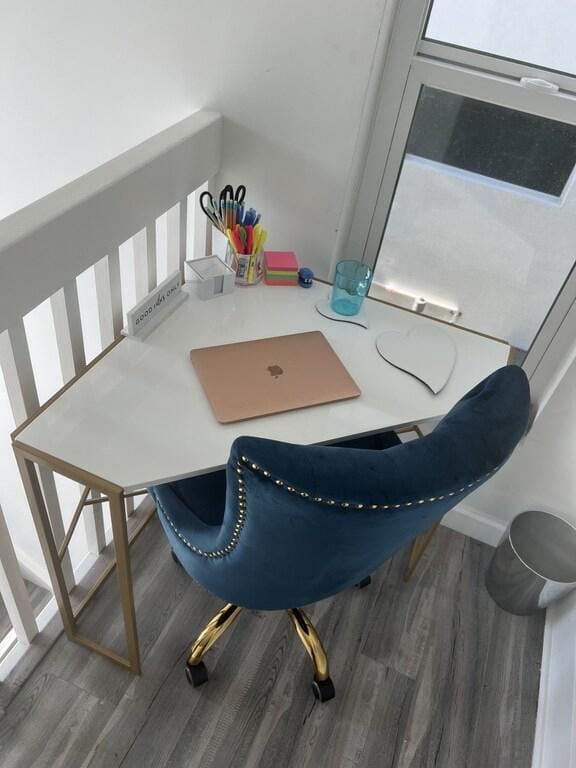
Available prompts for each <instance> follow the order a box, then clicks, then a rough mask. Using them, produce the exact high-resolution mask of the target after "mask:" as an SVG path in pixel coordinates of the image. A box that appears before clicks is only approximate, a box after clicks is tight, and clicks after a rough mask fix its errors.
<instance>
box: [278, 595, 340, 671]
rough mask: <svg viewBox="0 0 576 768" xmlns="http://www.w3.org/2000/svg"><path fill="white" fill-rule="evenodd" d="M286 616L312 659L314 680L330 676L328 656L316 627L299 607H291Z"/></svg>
mask: <svg viewBox="0 0 576 768" xmlns="http://www.w3.org/2000/svg"><path fill="white" fill-rule="evenodd" d="M288 616H290V619H291V620H292V624H293V625H294V629H295V630H296V634H297V635H298V637H299V638H300V640H301V641H302V643H303V645H304V648H306V651H307V653H308V655H309V656H310V659H311V660H312V666H313V667H314V680H316V681H318V682H320V681H322V680H327V679H328V678H329V677H330V672H329V669H328V657H327V656H326V651H325V650H324V647H323V645H322V641H321V640H320V637H319V636H318V632H316V628H315V627H314V625H313V624H312V622H311V621H310V619H309V618H308V616H307V615H306V614H305V613H304V611H302V610H300V608H291V609H290V610H289V611H288Z"/></svg>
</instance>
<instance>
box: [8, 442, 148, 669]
mask: <svg viewBox="0 0 576 768" xmlns="http://www.w3.org/2000/svg"><path fill="white" fill-rule="evenodd" d="M14 454H15V456H16V462H17V464H18V469H19V470H20V475H21V477H22V482H23V484H24V490H25V492H26V498H27V500H28V504H29V506H30V510H31V512H32V517H33V520H34V524H35V526H36V531H37V533H38V538H39V539H40V545H41V547H42V552H43V554H44V559H45V560H46V566H47V568H48V573H49V575H50V581H51V583H52V589H53V590H54V596H55V598H56V602H57V604H58V608H59V610H60V616H61V617H62V623H63V625H64V631H65V632H66V636H67V637H68V639H69V640H72V641H73V642H75V643H78V644H79V645H83V646H84V647H86V648H89V649H90V650H91V651H95V652H96V653H99V654H100V655H101V656H104V657H106V658H108V659H110V660H111V661H113V662H115V663H116V664H119V665H120V666H122V667H124V668H125V669H129V670H130V671H131V672H133V673H134V674H136V675H139V674H140V673H141V665H140V651H139V646H138V632H137V627H136V612H135V608H134V594H133V589H132V573H131V569H130V556H129V545H130V542H129V540H128V530H127V525H126V515H125V508H124V495H123V492H122V489H120V488H118V487H117V486H113V485H111V484H108V483H104V482H102V484H101V487H98V488H96V489H95V490H98V491H100V492H103V493H105V494H106V496H107V498H108V500H109V502H110V517H111V519H112V532H113V536H114V548H115V551H116V561H115V562H113V563H111V564H110V565H109V566H108V567H107V568H106V569H105V571H104V572H103V573H102V574H101V576H100V577H99V578H98V581H97V583H96V585H95V586H94V587H93V588H92V589H91V590H90V592H89V593H88V595H86V597H85V598H84V600H83V601H82V603H81V604H80V606H79V607H78V608H77V610H76V613H75V612H74V609H73V607H72V602H71V600H70V595H69V593H68V587H67V584H66V580H65V578H64V572H63V570H62V563H61V561H60V558H59V556H58V548H57V546H56V542H55V540H54V534H53V532H52V525H51V523H50V518H49V515H48V510H47V509H46V504H45V502H44V496H43V494H42V489H41V487H40V481H39V478H38V471H37V468H36V462H35V461H34V456H29V455H28V454H27V452H26V451H22V450H21V449H20V448H19V447H17V446H14ZM66 476H68V475H66ZM72 479H75V480H77V481H78V482H90V483H91V484H92V482H93V478H92V479H90V478H86V477H81V478H74V477H72ZM153 511H154V510H153V509H152V510H151V513H149V514H148V515H147V516H146V517H145V519H144V522H143V525H141V526H140V527H139V528H138V529H137V530H136V531H135V533H134V537H135V536H136V535H138V533H140V531H141V530H142V529H143V527H144V525H145V524H146V523H147V522H148V520H149V519H150V518H151V517H152V513H153ZM132 540H133V539H132ZM115 567H116V568H117V569H118V581H119V586H120V599H121V603H122V612H123V616H124V628H125V634H126V645H127V649H128V656H127V657H124V656H121V655H120V654H118V653H116V652H115V651H113V650H111V649H110V648H106V647H105V646H103V645H100V643H97V642H95V641H94V640H91V639H90V638H88V637H85V636H84V635H82V634H81V633H80V632H78V628H77V625H76V619H77V617H78V615H79V613H80V611H82V610H83V609H84V607H85V606H86V604H87V603H88V601H89V600H90V599H91V598H92V597H93V596H94V594H95V593H96V592H97V591H98V589H99V588H100V587H101V586H102V584H103V583H104V581H105V580H106V578H107V577H108V575H109V574H110V573H111V571H112V570H113V569H114V568H115Z"/></svg>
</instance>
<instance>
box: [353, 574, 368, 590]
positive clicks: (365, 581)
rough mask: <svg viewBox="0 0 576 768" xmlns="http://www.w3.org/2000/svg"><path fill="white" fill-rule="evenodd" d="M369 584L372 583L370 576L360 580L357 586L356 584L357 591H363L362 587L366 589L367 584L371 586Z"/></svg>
mask: <svg viewBox="0 0 576 768" xmlns="http://www.w3.org/2000/svg"><path fill="white" fill-rule="evenodd" d="M371 583H372V576H366V578H365V579H362V581H359V582H358V584H356V586H357V587H358V589H364V587H367V586H368V584H371Z"/></svg>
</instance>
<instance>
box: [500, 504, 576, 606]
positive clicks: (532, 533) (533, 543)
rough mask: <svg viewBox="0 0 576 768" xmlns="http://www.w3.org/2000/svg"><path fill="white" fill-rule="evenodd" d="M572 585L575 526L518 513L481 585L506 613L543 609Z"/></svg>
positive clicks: (542, 515) (538, 514) (575, 569)
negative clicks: (483, 584) (483, 585)
mask: <svg viewBox="0 0 576 768" xmlns="http://www.w3.org/2000/svg"><path fill="white" fill-rule="evenodd" d="M574 587H576V527H575V526H573V525H571V524H570V523H568V522H566V521H565V520H562V519H561V518H560V517H557V516H556V515H551V514H550V513H549V512H537V511H529V512H522V513H521V514H519V515H518V516H517V517H515V518H514V520H513V521H512V522H511V523H510V525H509V526H508V529H507V531H506V533H505V534H504V536H503V538H502V541H501V542H500V544H499V545H498V547H497V548H496V551H495V552H494V554H493V556H492V560H491V562H490V566H489V568H488V571H487V572H486V589H487V590H488V592H489V593H490V596H491V597H492V599H493V600H494V602H495V603H497V605H499V606H500V607H501V608H503V609H504V610H505V611H508V612H509V613H515V614H518V615H525V614H528V613H534V612H536V611H539V610H542V609H543V608H547V607H548V606H549V605H550V604H551V603H553V602H554V601H555V600H558V599H559V598H560V597H562V596H563V595H565V594H567V593H568V592H570V590H572V589H574Z"/></svg>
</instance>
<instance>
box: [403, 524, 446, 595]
mask: <svg viewBox="0 0 576 768" xmlns="http://www.w3.org/2000/svg"><path fill="white" fill-rule="evenodd" d="M439 525H440V520H437V521H436V522H435V523H434V525H433V526H432V527H431V528H428V530H427V531H426V532H425V533H422V534H420V536H416V538H415V539H414V541H413V542H412V547H411V549H410V558H409V560H408V566H407V567H406V570H405V571H404V581H408V579H409V578H410V576H412V574H413V573H414V569H415V568H416V566H417V565H418V563H419V562H420V558H421V557H422V555H423V554H424V552H425V551H426V547H427V546H428V544H430V542H431V541H432V537H433V536H434V534H435V533H436V529H437V528H438V526H439Z"/></svg>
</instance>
